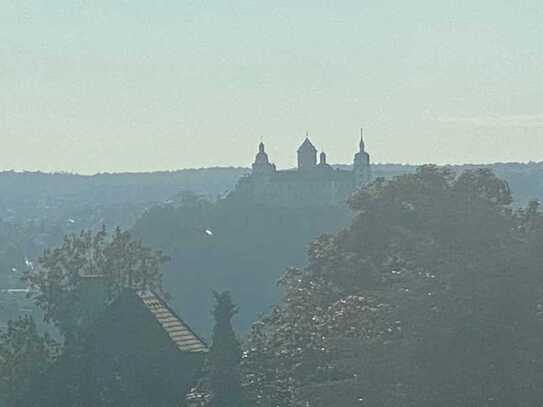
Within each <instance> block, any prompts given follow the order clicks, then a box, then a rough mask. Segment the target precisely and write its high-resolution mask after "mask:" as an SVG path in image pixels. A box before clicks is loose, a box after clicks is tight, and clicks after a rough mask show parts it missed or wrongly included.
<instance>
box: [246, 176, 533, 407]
mask: <svg viewBox="0 0 543 407" xmlns="http://www.w3.org/2000/svg"><path fill="white" fill-rule="evenodd" d="M510 204H511V194H510V192H509V188H508V186H507V184H506V183H505V182H504V181H502V180H500V179H498V178H497V177H496V176H495V175H494V174H493V173H492V172H491V171H489V170H474V171H466V172H464V173H462V174H461V175H459V176H455V175H454V174H453V173H451V172H450V171H448V170H445V169H439V168H437V167H432V166H428V167H422V168H420V169H419V170H418V171H417V172H416V173H415V174H410V175H404V176H400V177H398V178H396V179H394V180H391V181H385V180H382V179H380V180H377V181H376V182H374V183H373V184H372V185H370V186H369V187H368V188H366V189H364V190H362V191H360V192H359V193H358V194H356V195H355V196H354V197H353V199H352V201H351V207H352V209H353V210H354V211H355V214H356V217H355V219H354V221H353V223H352V225H351V226H350V227H349V228H347V229H345V230H344V231H342V232H340V233H338V234H336V235H326V236H323V237H321V238H320V239H318V240H317V241H315V242H314V243H313V245H312V246H311V248H310V250H309V263H308V265H307V267H306V268H305V269H304V270H296V269H293V270H291V271H290V272H289V273H287V274H286V275H285V277H284V278H283V280H282V283H281V284H282V286H283V287H284V289H285V298H284V300H283V301H282V302H281V303H280V304H279V305H277V306H276V307H275V308H274V309H273V311H272V313H271V314H270V315H269V316H267V317H266V318H264V319H262V320H261V321H260V322H258V323H257V324H255V326H254V327H253V330H252V332H251V334H250V336H249V340H248V352H247V354H246V357H245V358H244V381H245V388H246V389H247V391H248V392H249V393H250V395H251V397H252V400H253V403H254V404H255V405H262V406H269V405H280V406H285V407H286V406H289V405H298V404H299V405H304V406H305V405H312V406H320V405H322V406H325V405H335V406H355V405H361V404H362V405H371V406H391V407H392V406H398V405H402V406H417V407H420V406H436V405H439V406H444V407H446V406H451V407H453V406H459V405H462V406H487V405H492V406H503V407H511V406H532V405H535V404H537V400H541V398H542V397H543V394H541V393H542V390H541V387H540V386H538V383H539V382H540V381H541V379H543V377H541V373H540V372H541V371H542V369H541V368H542V367H543V351H542V350H541V348H540V346H539V344H538V339H537V338H539V337H540V336H541V334H542V333H543V331H542V330H543V325H542V322H543V321H542V319H541V318H542V312H543V311H542V310H543V305H542V300H543V275H542V274H541V264H543V258H542V257H543V250H541V249H542V244H543V239H542V237H543V215H542V214H541V212H540V211H539V209H538V204H537V203H532V204H530V206H529V207H528V208H527V209H523V210H513V209H511V207H510Z"/></svg>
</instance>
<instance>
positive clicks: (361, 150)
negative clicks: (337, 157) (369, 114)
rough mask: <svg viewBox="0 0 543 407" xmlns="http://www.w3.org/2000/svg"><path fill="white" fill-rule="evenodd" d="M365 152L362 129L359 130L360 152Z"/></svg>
mask: <svg viewBox="0 0 543 407" xmlns="http://www.w3.org/2000/svg"><path fill="white" fill-rule="evenodd" d="M364 151H366V144H365V143H364V129H363V128H362V127H361V128H360V152H361V153H363V152H364Z"/></svg>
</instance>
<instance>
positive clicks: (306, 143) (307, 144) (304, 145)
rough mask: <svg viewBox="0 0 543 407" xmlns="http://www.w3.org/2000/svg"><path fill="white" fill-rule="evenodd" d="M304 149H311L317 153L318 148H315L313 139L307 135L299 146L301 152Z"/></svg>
mask: <svg viewBox="0 0 543 407" xmlns="http://www.w3.org/2000/svg"><path fill="white" fill-rule="evenodd" d="M302 151H311V152H315V153H316V152H317V149H316V148H315V146H314V145H313V143H312V142H311V140H309V137H306V138H305V140H304V142H303V143H302V145H301V146H300V148H298V152H299V153H300V152H302Z"/></svg>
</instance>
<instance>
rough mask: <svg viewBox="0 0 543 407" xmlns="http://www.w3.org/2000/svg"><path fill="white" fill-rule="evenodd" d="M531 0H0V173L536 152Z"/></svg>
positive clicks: (539, 107)
mask: <svg viewBox="0 0 543 407" xmlns="http://www.w3.org/2000/svg"><path fill="white" fill-rule="evenodd" d="M542 22H543V2H542V1H541V0H533V1H510V0H509V1H499V0H479V1H477V0H471V1H458V0H457V1H439V0H434V1H409V2H407V1H399V0H396V1H393V2H392V1H383V0H381V1H366V0H356V1H351V0H349V1H318V0H312V1H294V0H291V1H283V0H276V1H273V2H264V1H183V0H175V1H174V0H171V1H160V0H156V1H148V0H146V1H144V0H125V1H121V0H107V1H106V0H92V1H90V0H89V1H82V0H70V1H68V0H53V1H51V0H41V1H40V0H0V89H1V92H0V141H1V144H0V169H17V170H21V169H41V170H46V171H51V170H64V171H77V172H83V173H94V172H97V171H138V170H158V169H177V168H188V167H203V166H211V165H249V164H250V162H251V161H252V159H253V156H254V153H255V152H256V147H257V144H258V142H259V141H260V139H261V138H263V139H264V141H265V142H266V144H267V146H268V150H269V152H270V156H271V158H272V160H273V161H275V162H276V163H277V164H278V165H279V167H287V166H291V165H294V163H295V154H294V153H295V150H296V148H297V146H298V144H299V143H300V142H301V141H302V140H303V137H304V134H305V131H306V130H309V132H310V134H311V137H312V139H313V141H314V142H315V144H316V145H317V147H319V148H322V149H324V150H326V152H327V153H328V156H329V161H330V162H350V161H351V160H352V155H353V153H354V150H355V147H356V145H357V142H358V132H359V127H361V126H363V127H364V128H365V133H366V136H367V140H366V141H367V145H368V149H369V150H370V153H371V154H372V157H373V160H374V161H378V162H408V163H423V162H437V163H460V162H490V161H528V160H535V161H540V160H543V23H542Z"/></svg>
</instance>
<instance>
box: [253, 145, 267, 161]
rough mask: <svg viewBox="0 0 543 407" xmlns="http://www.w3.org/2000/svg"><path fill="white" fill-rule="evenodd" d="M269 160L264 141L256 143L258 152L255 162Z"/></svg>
mask: <svg viewBox="0 0 543 407" xmlns="http://www.w3.org/2000/svg"><path fill="white" fill-rule="evenodd" d="M269 162H270V160H269V158H268V154H267V153H266V148H265V146H264V143H260V144H259V145H258V153H257V155H256V158H255V163H256V164H267V163H269Z"/></svg>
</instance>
